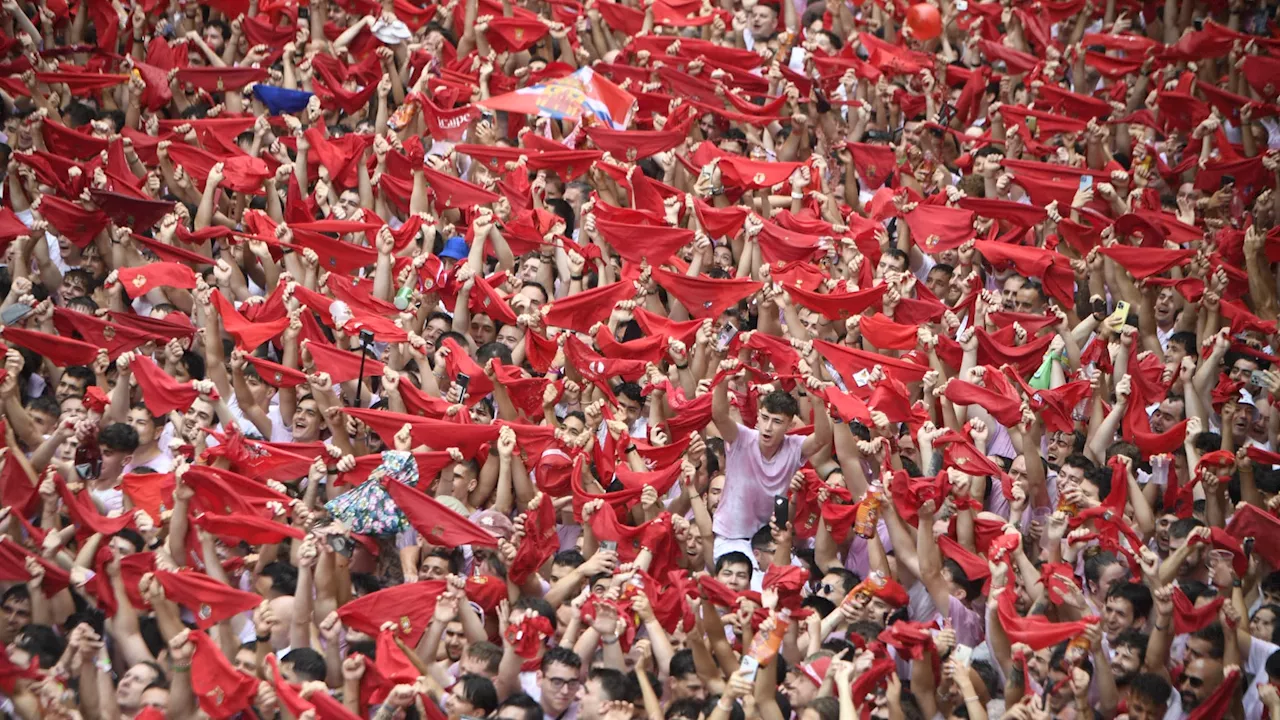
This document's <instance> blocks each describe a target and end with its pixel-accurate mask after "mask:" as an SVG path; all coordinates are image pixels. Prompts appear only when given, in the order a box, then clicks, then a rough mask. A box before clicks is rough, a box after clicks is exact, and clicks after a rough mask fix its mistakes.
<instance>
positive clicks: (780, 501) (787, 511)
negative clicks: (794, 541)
mask: <svg viewBox="0 0 1280 720" xmlns="http://www.w3.org/2000/svg"><path fill="white" fill-rule="evenodd" d="M790 519H791V504H790V503H789V502H787V498H786V496H785V495H784V496H782V497H776V498H774V499H773V524H774V525H777V526H778V527H779V528H785V527H786V526H787V521H789V520H790Z"/></svg>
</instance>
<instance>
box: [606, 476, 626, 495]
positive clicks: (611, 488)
mask: <svg viewBox="0 0 1280 720" xmlns="http://www.w3.org/2000/svg"><path fill="white" fill-rule="evenodd" d="M626 489H627V487H626V486H625V485H623V484H622V481H621V480H619V479H618V478H617V477H614V478H613V482H611V483H609V485H608V487H606V488H605V489H604V491H605V492H619V491H621V490H626Z"/></svg>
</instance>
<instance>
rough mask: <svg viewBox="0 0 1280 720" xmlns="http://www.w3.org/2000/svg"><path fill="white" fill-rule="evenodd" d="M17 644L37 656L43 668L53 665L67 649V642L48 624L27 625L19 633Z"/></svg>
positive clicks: (46, 668)
mask: <svg viewBox="0 0 1280 720" xmlns="http://www.w3.org/2000/svg"><path fill="white" fill-rule="evenodd" d="M17 646H18V647H19V648H21V649H23V650H26V651H27V652H28V653H30V654H31V655H32V657H35V658H36V659H37V660H38V661H39V663H40V669H41V670H48V669H49V668H51V667H53V666H54V665H55V664H56V663H57V662H58V658H60V657H62V652H63V650H65V649H66V646H67V644H66V642H64V641H63V639H62V638H61V637H59V636H58V633H57V631H56V630H54V629H53V628H51V627H49V626H48V625H35V624H31V625H25V626H23V628H22V631H21V632H20V633H18V641H17Z"/></svg>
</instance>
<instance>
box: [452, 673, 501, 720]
mask: <svg viewBox="0 0 1280 720" xmlns="http://www.w3.org/2000/svg"><path fill="white" fill-rule="evenodd" d="M458 684H460V685H461V686H462V697H464V698H466V700H467V702H469V703H471V704H472V705H473V706H474V707H475V708H476V709H477V710H482V711H483V712H481V713H480V714H481V715H482V716H483V715H488V714H489V713H491V712H493V711H494V710H496V709H498V689H497V688H495V687H494V686H493V681H492V680H490V679H489V678H487V677H485V676H483V675H476V674H474V673H467V674H466V675H463V676H462V677H460V678H458Z"/></svg>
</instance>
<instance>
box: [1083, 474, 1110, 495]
mask: <svg viewBox="0 0 1280 720" xmlns="http://www.w3.org/2000/svg"><path fill="white" fill-rule="evenodd" d="M1084 480H1085V482H1087V483H1091V484H1093V486H1094V487H1096V488H1098V497H1099V498H1100V499H1104V500H1105V499H1106V497H1107V496H1108V495H1110V494H1111V468H1109V467H1105V466H1103V467H1096V468H1094V469H1092V470H1090V471H1088V472H1086V473H1085V474H1084Z"/></svg>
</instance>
